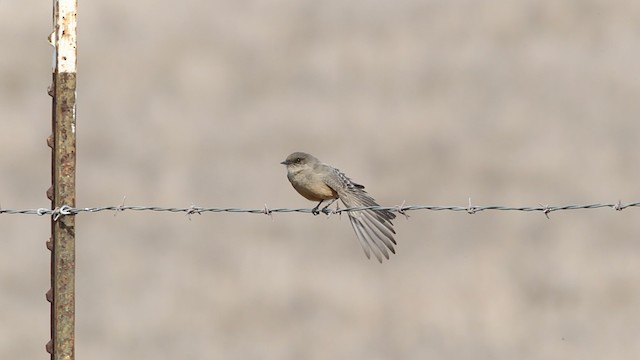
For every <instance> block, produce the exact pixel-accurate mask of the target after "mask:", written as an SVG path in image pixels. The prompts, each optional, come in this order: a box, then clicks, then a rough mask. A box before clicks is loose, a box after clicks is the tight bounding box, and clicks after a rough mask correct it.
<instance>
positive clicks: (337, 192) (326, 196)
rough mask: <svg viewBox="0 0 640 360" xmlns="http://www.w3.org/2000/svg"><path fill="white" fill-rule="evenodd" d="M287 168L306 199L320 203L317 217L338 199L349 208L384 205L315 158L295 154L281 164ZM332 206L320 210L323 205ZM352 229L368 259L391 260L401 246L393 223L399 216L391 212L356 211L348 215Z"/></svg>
mask: <svg viewBox="0 0 640 360" xmlns="http://www.w3.org/2000/svg"><path fill="white" fill-rule="evenodd" d="M281 164H283V165H285V166H286V167H287V178H288V179H289V182H290V183H291V185H292V186H293V188H294V189H295V190H296V191H297V192H298V193H299V194H300V195H302V196H303V197H304V198H306V199H308V200H311V201H318V205H316V206H315V207H314V208H313V209H312V211H311V212H312V213H313V214H314V215H318V214H319V213H320V211H322V212H323V213H326V214H329V213H330V210H327V209H328V207H329V206H331V204H333V203H334V202H335V201H336V200H338V199H339V200H340V201H341V202H342V203H343V204H344V206H346V207H347V208H357V207H371V206H380V205H378V203H377V202H376V201H375V200H374V199H373V198H372V197H371V196H370V195H369V194H368V193H367V192H366V191H365V190H364V186H363V185H360V184H358V183H356V182H354V181H353V180H351V179H350V178H349V177H347V176H346V175H345V174H344V173H343V172H342V171H340V170H338V169H336V168H334V167H333V166H331V165H327V164H324V163H322V162H320V160H318V159H317V158H316V157H315V156H313V155H310V154H307V153H304V152H294V153H292V154H290V155H289V156H287V158H286V159H285V160H284V161H282V162H281ZM325 201H329V203H328V204H327V205H326V206H325V207H323V208H322V209H321V210H319V208H320V205H322V203H323V202H325ZM347 214H348V216H349V221H350V222H351V226H352V227H353V230H354V231H355V233H356V236H357V237H358V240H359V242H360V245H361V246H362V249H363V250H364V253H365V255H366V256H367V258H368V259H371V253H373V254H374V256H375V257H376V258H377V259H378V261H379V262H380V263H382V260H383V257H384V258H386V259H387V260H388V259H389V252H391V253H393V254H395V253H396V251H395V248H394V245H397V243H396V241H395V239H394V235H395V233H396V232H395V230H394V229H393V222H392V220H393V219H394V218H395V217H396V215H395V214H394V213H392V212H391V211H389V210H373V209H368V210H356V211H349V212H347Z"/></svg>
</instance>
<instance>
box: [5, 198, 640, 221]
mask: <svg viewBox="0 0 640 360" xmlns="http://www.w3.org/2000/svg"><path fill="white" fill-rule="evenodd" d="M631 207H640V202H633V203H627V204H623V203H622V202H621V201H618V202H617V203H609V204H601V203H594V204H582V205H580V204H576V205H542V204H538V206H505V205H488V206H482V205H472V204H471V199H469V205H467V206H456V205H454V206H440V205H405V204H404V203H402V204H401V205H396V206H366V207H352V208H342V209H340V208H336V209H326V210H325V211H324V212H325V214H327V215H330V214H340V213H343V212H350V211H362V210H387V211H392V212H397V213H400V214H402V215H405V216H406V215H407V214H406V212H408V211H419V210H428V211H464V212H467V213H469V214H475V213H478V212H481V211H521V212H541V213H543V214H544V215H546V216H547V217H549V216H548V215H549V214H550V213H552V212H555V211H572V210H593V209H600V208H611V209H614V210H617V211H622V210H624V209H627V208H631ZM125 211H145V212H146V211H150V212H170V213H184V214H186V215H193V214H202V213H207V212H211V213H221V212H224V213H249V214H265V215H272V214H274V213H292V212H297V213H312V209H307V208H269V207H268V206H267V205H265V206H264V207H263V208H253V209H251V208H249V209H247V208H238V207H224V208H220V207H199V206H195V205H192V206H189V207H160V206H137V205H124V204H123V205H111V206H98V207H84V208H76V207H70V206H67V205H63V206H61V207H57V208H55V209H49V208H35V209H3V208H0V215H3V214H13V215H15V214H19V215H38V216H44V215H50V216H52V217H53V219H54V220H58V219H59V218H60V217H62V216H73V215H78V214H81V213H98V212H114V213H119V212H125Z"/></svg>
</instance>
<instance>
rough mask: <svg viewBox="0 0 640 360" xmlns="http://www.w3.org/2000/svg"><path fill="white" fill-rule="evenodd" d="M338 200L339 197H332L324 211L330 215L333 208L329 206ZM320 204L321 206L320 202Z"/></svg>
mask: <svg viewBox="0 0 640 360" xmlns="http://www.w3.org/2000/svg"><path fill="white" fill-rule="evenodd" d="M336 200H338V198H335V199H331V201H329V203H328V204H327V206H325V207H323V208H322V212H323V213H325V214H327V215H329V214H330V213H331V210H329V206H331V204H333V203H334V202H336ZM318 206H320V205H319V204H318Z"/></svg>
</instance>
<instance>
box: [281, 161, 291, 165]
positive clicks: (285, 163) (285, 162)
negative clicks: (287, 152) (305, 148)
mask: <svg viewBox="0 0 640 360" xmlns="http://www.w3.org/2000/svg"><path fill="white" fill-rule="evenodd" d="M280 164H282V165H289V163H288V162H287V160H285V161H280Z"/></svg>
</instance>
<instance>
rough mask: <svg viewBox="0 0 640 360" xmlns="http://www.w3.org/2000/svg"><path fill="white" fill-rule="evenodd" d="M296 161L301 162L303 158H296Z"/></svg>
mask: <svg viewBox="0 0 640 360" xmlns="http://www.w3.org/2000/svg"><path fill="white" fill-rule="evenodd" d="M294 161H295V162H296V163H299V162H300V161H302V158H296V159H295V160H294Z"/></svg>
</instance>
